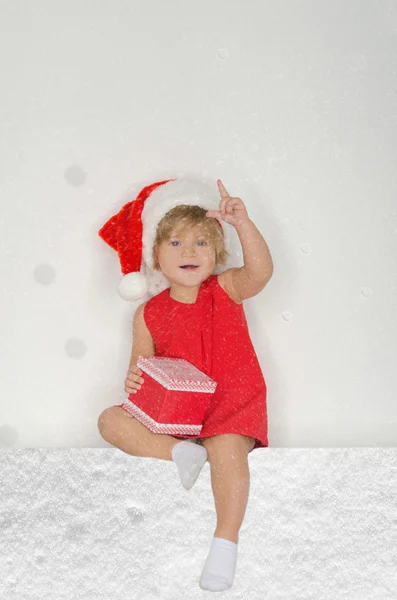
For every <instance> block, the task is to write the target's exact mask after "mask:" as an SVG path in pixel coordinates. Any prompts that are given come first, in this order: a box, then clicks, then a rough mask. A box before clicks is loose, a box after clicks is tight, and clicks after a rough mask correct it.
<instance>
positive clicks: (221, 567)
mask: <svg viewBox="0 0 397 600" xmlns="http://www.w3.org/2000/svg"><path fill="white" fill-rule="evenodd" d="M236 564H237V544H235V543H234V542H231V541H230V540H224V539H223V538H217V537H214V538H213V540H212V543H211V548H210V551H209V554H208V557H207V560H206V561H205V565H204V568H203V572H202V573H201V577H200V583H199V585H200V587H201V589H202V590H210V591H211V592H220V591H222V590H228V589H229V588H231V587H232V585H233V579H234V573H235V571H236Z"/></svg>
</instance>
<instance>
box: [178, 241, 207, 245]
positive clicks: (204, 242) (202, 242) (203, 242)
mask: <svg viewBox="0 0 397 600" xmlns="http://www.w3.org/2000/svg"><path fill="white" fill-rule="evenodd" d="M197 243H198V244H207V242H206V241H204V240H199V241H198V242H197ZM173 244H179V242H178V241H177V240H173V241H172V242H171V246H172V245H173Z"/></svg>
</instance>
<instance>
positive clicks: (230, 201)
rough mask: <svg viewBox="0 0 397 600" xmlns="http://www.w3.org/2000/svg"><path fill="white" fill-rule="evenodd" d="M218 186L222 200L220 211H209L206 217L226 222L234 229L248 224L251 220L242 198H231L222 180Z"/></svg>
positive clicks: (218, 182) (218, 181)
mask: <svg viewBox="0 0 397 600" xmlns="http://www.w3.org/2000/svg"><path fill="white" fill-rule="evenodd" d="M217 184H218V189H219V193H220V195H221V198H222V199H221V201H220V203H219V210H208V211H207V212H206V216H207V217H216V218H217V219H221V220H223V221H226V223H230V225H233V227H240V225H244V223H247V222H248V221H249V220H250V218H249V216H248V213H247V209H246V207H245V204H244V202H243V201H242V200H241V199H240V198H234V197H232V196H230V195H229V193H228V192H227V191H226V188H225V186H224V185H223V183H222V182H221V180H220V179H218V180H217Z"/></svg>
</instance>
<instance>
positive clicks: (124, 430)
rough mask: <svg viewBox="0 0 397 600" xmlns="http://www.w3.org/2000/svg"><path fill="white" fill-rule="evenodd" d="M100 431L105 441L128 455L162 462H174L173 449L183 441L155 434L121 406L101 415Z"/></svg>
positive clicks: (163, 434) (170, 436)
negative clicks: (156, 459) (157, 459)
mask: <svg viewBox="0 0 397 600" xmlns="http://www.w3.org/2000/svg"><path fill="white" fill-rule="evenodd" d="M98 429H99V433H100V434H101V436H102V437H103V439H104V440H106V441H107V442H108V443H109V444H112V446H116V448H119V449H120V450H122V451H123V452H126V453H127V454H132V455H134V456H146V457H148V458H159V459H161V460H172V454H171V453H172V449H173V447H174V446H175V445H176V444H178V443H179V442H181V441H182V440H181V439H178V438H175V437H173V436H172V435H167V434H165V433H153V432H152V431H150V430H149V429H147V427H145V426H144V425H142V423H140V422H139V421H138V420H137V419H135V417H133V416H132V415H130V414H129V413H127V412H126V411H125V410H124V409H123V408H121V407H119V406H112V407H111V408H107V409H106V410H104V411H103V412H102V413H101V415H100V416H99V419H98Z"/></svg>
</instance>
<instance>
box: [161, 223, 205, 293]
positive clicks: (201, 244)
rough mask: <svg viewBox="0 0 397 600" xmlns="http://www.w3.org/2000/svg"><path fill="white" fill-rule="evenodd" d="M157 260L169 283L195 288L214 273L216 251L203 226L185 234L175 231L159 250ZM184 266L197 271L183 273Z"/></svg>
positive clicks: (183, 231) (187, 270)
mask: <svg viewBox="0 0 397 600" xmlns="http://www.w3.org/2000/svg"><path fill="white" fill-rule="evenodd" d="M157 258H158V261H159V263H160V268H161V271H162V272H163V274H164V275H165V277H166V278H167V279H168V280H169V281H170V282H172V283H175V284H178V285H185V286H197V285H199V284H200V283H201V282H202V281H204V280H205V279H207V277H209V276H210V275H211V274H212V271H213V270H214V267H215V248H214V246H213V244H212V243H211V242H210V240H209V238H208V236H207V235H206V233H205V230H204V229H203V226H202V225H195V226H194V227H188V228H185V229H184V230H181V229H177V228H175V229H174V230H173V231H172V232H171V237H170V239H169V240H164V241H163V242H162V243H161V244H160V246H159V247H158V249H157ZM183 265H196V266H197V268H195V269H187V268H185V269H184V268H182V266H183Z"/></svg>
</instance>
